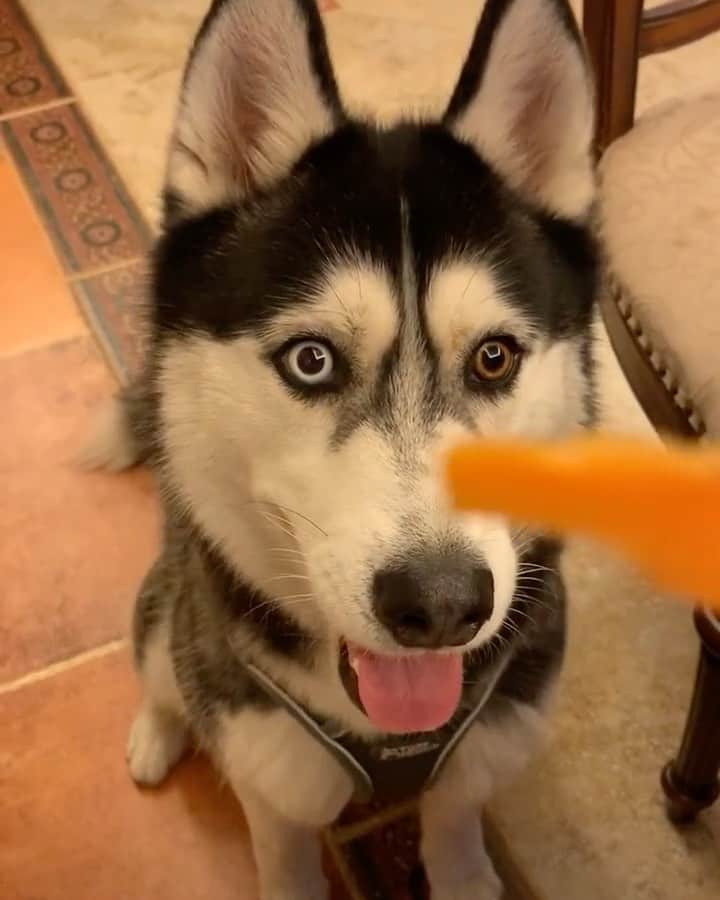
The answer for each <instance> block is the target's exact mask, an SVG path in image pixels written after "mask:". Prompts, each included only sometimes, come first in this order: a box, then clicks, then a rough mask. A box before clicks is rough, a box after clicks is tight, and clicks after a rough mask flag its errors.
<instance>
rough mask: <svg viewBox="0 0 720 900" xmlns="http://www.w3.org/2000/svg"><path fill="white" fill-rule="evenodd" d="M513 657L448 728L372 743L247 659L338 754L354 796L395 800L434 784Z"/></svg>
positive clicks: (276, 696) (271, 692)
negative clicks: (317, 712)
mask: <svg viewBox="0 0 720 900" xmlns="http://www.w3.org/2000/svg"><path fill="white" fill-rule="evenodd" d="M509 661H510V657H509V655H508V656H506V657H504V658H503V659H501V660H500V662H499V663H497V664H496V665H495V666H494V668H493V669H492V670H491V671H490V672H489V673H488V675H487V676H486V684H485V685H484V688H483V691H482V693H481V695H480V699H479V700H478V701H477V702H475V703H474V704H473V706H472V708H471V709H469V710H467V709H462V708H461V709H460V711H459V712H458V714H457V715H456V716H455V717H454V718H453V719H452V720H451V721H450V722H449V723H448V724H447V725H445V726H443V728H440V729H438V730H437V731H430V732H426V733H421V734H411V735H401V736H393V735H389V736H386V737H383V738H382V740H379V741H366V740H362V739H361V738H358V737H357V736H354V735H352V734H349V733H347V732H343V731H337V729H333V728H332V726H330V725H328V724H327V723H323V722H320V721H318V720H317V719H315V718H314V717H313V716H312V715H311V714H310V713H309V712H308V711H307V710H306V709H305V708H304V707H302V706H301V705H300V704H299V703H298V702H297V701H296V700H294V699H293V698H292V697H291V696H290V695H289V694H288V693H286V692H285V691H284V690H283V689H282V688H281V687H278V685H277V684H275V682H274V681H272V679H270V678H268V676H267V675H266V674H265V673H264V672H262V671H261V670H260V669H258V668H257V666H255V665H253V664H252V663H249V662H243V666H244V668H245V670H246V671H247V673H248V675H250V677H251V678H252V679H253V681H255V683H256V684H257V685H258V686H259V687H261V688H262V689H263V690H264V691H265V692H266V693H267V694H268V696H270V697H271V698H272V699H273V700H275V701H277V702H278V703H279V704H280V705H281V706H283V707H285V709H286V710H287V711H288V712H289V713H290V715H291V716H293V718H295V719H296V720H297V721H298V722H299V723H300V724H301V725H302V726H303V727H304V728H305V730H306V731H308V732H309V733H310V734H311V735H312V736H313V737H314V738H316V740H318V741H320V743H321V744H322V745H323V746H324V747H325V748H326V749H327V750H328V751H329V752H330V753H331V754H332V755H333V756H334V757H335V759H336V760H337V761H338V762H339V763H340V764H341V765H342V766H343V768H344V769H345V770H346V771H347V772H348V774H349V775H350V776H351V778H352V780H353V784H354V786H355V794H354V800H355V801H356V802H358V803H368V802H369V801H370V800H376V801H380V802H382V803H395V802H399V801H401V800H407V799H410V798H411V797H414V796H416V795H417V794H419V793H420V792H421V791H423V790H426V789H427V788H429V787H431V786H432V784H433V783H434V782H435V780H436V779H437V777H438V775H439V774H440V772H441V771H442V768H443V766H444V765H445V763H446V762H447V761H448V759H449V757H450V755H451V753H452V752H453V750H455V748H456V747H457V745H458V744H459V742H460V740H461V739H462V737H463V736H464V735H465V734H466V732H467V731H468V729H469V728H470V726H471V725H472V724H473V722H475V720H476V719H477V717H478V716H479V715H480V713H481V712H482V710H483V709H484V707H485V705H486V704H487V702H488V700H489V699H490V696H491V695H492V693H493V691H494V689H495V687H496V685H497V683H498V681H499V680H500V678H501V677H502V674H503V672H504V671H505V669H506V668H507V665H508V663H509Z"/></svg>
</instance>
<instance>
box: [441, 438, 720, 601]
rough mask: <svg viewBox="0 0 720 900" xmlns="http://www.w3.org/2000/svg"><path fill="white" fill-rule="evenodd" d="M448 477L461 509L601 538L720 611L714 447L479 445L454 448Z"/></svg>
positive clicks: (591, 441) (587, 442)
mask: <svg viewBox="0 0 720 900" xmlns="http://www.w3.org/2000/svg"><path fill="white" fill-rule="evenodd" d="M446 474H447V481H448V485H449V492H450V498H451V501H452V503H453V505H454V506H455V507H456V508H457V509H459V510H466V511H467V510H478V511H485V512H493V513H501V514H503V515H506V516H508V517H509V518H511V519H514V520H518V521H522V522H525V523H528V524H535V525H538V526H543V527H545V528H548V529H550V530H552V531H557V532H579V533H584V534H586V535H588V536H591V537H594V538H598V539H600V540H602V541H604V542H605V543H607V544H609V545H611V546H613V547H614V548H615V549H617V550H619V551H620V552H621V553H623V554H625V555H626V556H627V557H629V558H630V559H631V560H633V561H634V562H635V563H637V564H638V565H639V566H640V567H641V568H643V569H644V570H645V571H646V572H647V574H649V575H650V576H652V577H654V578H655V579H656V581H657V582H658V584H659V585H661V586H662V587H664V588H666V589H668V590H670V591H672V592H674V593H676V594H678V595H680V596H686V597H687V598H688V599H689V600H694V601H703V602H706V603H707V604H708V605H710V606H713V607H715V608H716V609H718V610H720V577H719V576H718V562H719V561H720V450H717V449H710V448H696V447H684V446H669V447H668V446H660V445H655V444H649V443H639V442H632V441H621V440H615V439H612V438H602V437H600V436H593V437H587V438H577V439H575V440H572V441H568V442H564V443H557V444H543V445H540V444H522V443H515V442H495V441H482V440H478V441H472V442H467V443H464V444H460V445H458V446H456V447H454V448H453V449H451V451H450V453H449V455H448V457H447V460H446Z"/></svg>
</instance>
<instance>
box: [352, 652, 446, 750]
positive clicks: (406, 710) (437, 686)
mask: <svg viewBox="0 0 720 900" xmlns="http://www.w3.org/2000/svg"><path fill="white" fill-rule="evenodd" d="M339 665H340V677H341V678H342V682H343V685H344V686H345V690H346V691H347V692H348V695H349V696H350V699H351V700H352V701H353V702H354V703H355V704H356V705H357V706H358V707H359V708H360V709H361V710H362V711H363V712H364V713H365V715H366V716H367V717H368V719H370V721H371V722H372V723H373V725H375V726H376V727H377V728H379V729H381V730H382V731H386V732H389V733H392V734H412V733H415V732H419V731H435V729H437V728H441V727H442V726H443V725H445V724H446V723H447V722H448V721H449V720H450V719H451V718H452V717H453V715H454V713H455V711H456V710H457V708H458V705H459V703H460V697H461V694H462V686H463V658H462V656H461V655H460V654H459V653H458V654H454V653H441V652H435V653H432V652H428V653H418V654H415V655H412V656H410V655H406V656H389V655H388V656H385V655H381V654H379V653H374V652H373V651H371V650H367V649H365V648H363V647H360V646H358V645H357V644H352V643H349V642H345V641H343V642H342V644H341V646H340V663H339Z"/></svg>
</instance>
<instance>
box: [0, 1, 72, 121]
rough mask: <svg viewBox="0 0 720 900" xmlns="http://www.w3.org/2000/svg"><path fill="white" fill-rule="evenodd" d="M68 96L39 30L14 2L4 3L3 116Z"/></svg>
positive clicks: (0, 16) (0, 20) (0, 47)
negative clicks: (36, 30)
mask: <svg viewBox="0 0 720 900" xmlns="http://www.w3.org/2000/svg"><path fill="white" fill-rule="evenodd" d="M67 96H68V89H67V86H66V85H65V82H64V81H63V79H62V77H61V76H60V73H59V72H58V71H57V69H56V68H55V66H54V65H53V64H52V62H51V60H50V59H49V58H48V55H47V53H46V52H45V49H44V47H43V45H42V42H41V41H40V39H39V37H38V35H37V33H36V32H35V29H34V28H33V27H32V26H31V25H30V23H29V22H28V20H27V18H26V16H25V15H24V13H23V12H22V10H21V9H20V8H19V7H18V5H17V4H16V3H15V2H14V0H0V116H3V115H7V114H8V113H15V112H18V111H19V110H23V109H27V108H28V107H33V106H40V105H42V104H46V103H51V102H52V101H53V100H58V99H60V98H61V97H67Z"/></svg>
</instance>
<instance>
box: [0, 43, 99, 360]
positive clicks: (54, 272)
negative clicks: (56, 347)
mask: <svg viewBox="0 0 720 900" xmlns="http://www.w3.org/2000/svg"><path fill="white" fill-rule="evenodd" d="M0 49H1V48H0ZM0 197H2V206H1V208H0V256H1V257H2V265H0V356H4V355H6V354H8V353H17V352H18V351H20V350H23V349H26V348H28V347H32V346H38V345H42V344H46V343H48V342H50V341H54V340H59V339H63V338H68V337H71V336H73V335H78V334H82V333H84V332H85V331H86V329H85V325H84V323H83V320H82V317H81V315H80V313H79V312H78V309H77V307H76V304H75V302H74V300H73V297H72V294H71V292H70V290H69V288H68V287H67V285H66V284H65V281H64V278H63V274H62V271H61V269H60V265H59V263H58V261H57V259H56V256H55V252H54V250H53V247H52V244H51V243H50V241H49V240H48V237H47V235H46V234H45V231H44V229H43V227H42V224H41V222H40V219H39V218H38V217H37V216H36V214H35V210H34V209H33V206H32V203H31V202H30V199H29V198H28V197H27V195H26V193H25V189H24V187H23V185H22V183H21V182H20V179H19V178H18V175H17V173H16V171H15V169H14V166H13V164H12V162H11V161H10V159H9V157H8V156H7V155H6V154H4V152H3V150H2V147H0Z"/></svg>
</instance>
